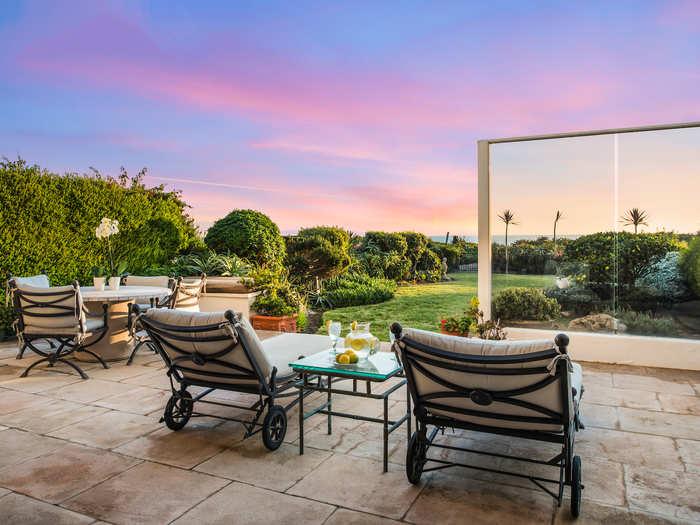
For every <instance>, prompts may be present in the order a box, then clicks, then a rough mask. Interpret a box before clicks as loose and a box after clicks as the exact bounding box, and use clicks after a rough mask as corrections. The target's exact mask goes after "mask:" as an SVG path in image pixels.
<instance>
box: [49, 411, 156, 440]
mask: <svg viewBox="0 0 700 525" xmlns="http://www.w3.org/2000/svg"><path fill="white" fill-rule="evenodd" d="M158 428H160V424H159V423H158V420H157V419H156V418H153V417H147V416H140V415H137V414H129V413H126V412H116V411H113V412H107V413H105V414H101V415H99V416H96V417H93V418H90V419H88V420H83V421H80V422H78V423H75V424H73V425H69V426H67V427H64V428H62V429H59V430H56V431H54V432H51V434H50V435H51V436H53V437H57V438H61V439H67V440H70V441H75V442H76V443H82V444H84V445H90V446H93V447H99V448H114V447H118V446H119V445H123V444H124V443H126V442H128V441H131V440H133V439H135V438H137V437H140V436H143V435H144V434H147V433H149V432H152V431H153V430H156V429H158Z"/></svg>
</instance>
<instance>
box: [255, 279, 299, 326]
mask: <svg viewBox="0 0 700 525" xmlns="http://www.w3.org/2000/svg"><path fill="white" fill-rule="evenodd" d="M299 303H300V301H299V297H298V296H297V294H296V293H295V292H294V291H293V290H292V289H291V287H289V286H279V287H270V288H267V289H266V290H265V291H263V293H261V294H260V295H259V296H258V297H257V299H256V300H255V302H254V303H253V309H254V310H255V311H256V312H257V313H256V314H254V315H251V316H250V321H251V323H252V325H253V328H255V329H257V330H275V331H277V332H296V331H297V318H298V317H299V306H300V304H299Z"/></svg>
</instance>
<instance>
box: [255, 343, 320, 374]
mask: <svg viewBox="0 0 700 525" xmlns="http://www.w3.org/2000/svg"><path fill="white" fill-rule="evenodd" d="M262 346H263V350H264V352H265V354H266V355H267V357H268V359H270V361H271V362H272V365H273V366H275V367H277V377H278V378H283V377H289V376H291V375H293V374H294V373H295V372H294V371H293V370H292V369H291V368H290V367H289V364H290V363H291V362H293V361H296V360H297V359H299V358H300V357H308V356H310V355H313V354H317V353H319V352H323V351H324V350H328V349H329V348H330V341H329V340H328V337H327V336H325V335H314V334H280V335H277V336H275V337H271V338H270V339H265V340H264V341H263V342H262Z"/></svg>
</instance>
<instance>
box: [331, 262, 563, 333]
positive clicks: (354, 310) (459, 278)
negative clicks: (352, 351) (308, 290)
mask: <svg viewBox="0 0 700 525" xmlns="http://www.w3.org/2000/svg"><path fill="white" fill-rule="evenodd" d="M450 277H452V278H453V279H454V280H453V281H446V282H440V283H432V284H406V285H401V286H399V288H398V290H397V291H396V296H395V297H394V298H393V299H391V300H390V301H386V302H384V303H380V304H373V305H365V306H350V307H347V308H338V309H336V310H329V311H327V312H324V314H323V322H322V324H321V328H320V329H319V332H318V333H322V334H325V333H327V332H326V322H327V321H328V319H333V320H334V321H340V322H341V323H343V334H346V333H347V332H348V329H349V325H350V323H351V322H352V321H369V322H371V323H372V325H371V327H370V331H371V332H372V334H374V335H376V336H377V337H378V338H379V339H381V340H382V341H388V340H389V326H391V323H393V322H395V321H398V322H399V323H401V324H402V325H405V326H410V327H412V328H422V329H424V330H434V331H439V323H440V319H442V318H444V317H446V316H449V315H455V314H460V313H462V312H463V311H464V310H465V308H466V307H467V303H468V302H469V300H470V299H471V297H472V296H473V295H476V286H477V274H476V273H454V274H450ZM554 280H555V276H553V275H504V274H494V275H493V291H494V292H497V291H499V290H501V289H503V288H506V287H508V286H528V287H536V288H546V287H549V286H552V285H553V284H554Z"/></svg>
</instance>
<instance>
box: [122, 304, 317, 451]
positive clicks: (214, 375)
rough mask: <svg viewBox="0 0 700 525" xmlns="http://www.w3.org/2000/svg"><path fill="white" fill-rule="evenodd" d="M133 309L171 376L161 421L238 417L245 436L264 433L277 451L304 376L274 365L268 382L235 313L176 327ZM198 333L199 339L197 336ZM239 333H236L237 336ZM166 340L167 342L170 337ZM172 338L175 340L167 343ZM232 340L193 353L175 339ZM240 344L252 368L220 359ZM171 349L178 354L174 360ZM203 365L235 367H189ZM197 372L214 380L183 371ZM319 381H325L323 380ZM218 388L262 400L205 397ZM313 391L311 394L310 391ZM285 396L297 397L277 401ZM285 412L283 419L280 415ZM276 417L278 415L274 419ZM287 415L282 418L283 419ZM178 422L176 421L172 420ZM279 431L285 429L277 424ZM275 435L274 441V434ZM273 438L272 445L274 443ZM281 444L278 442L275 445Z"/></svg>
mask: <svg viewBox="0 0 700 525" xmlns="http://www.w3.org/2000/svg"><path fill="white" fill-rule="evenodd" d="M134 311H135V312H136V313H137V315H138V317H137V318H136V323H137V324H139V325H141V326H142V327H143V328H144V329H145V330H146V331H147V332H148V334H149V337H150V339H151V343H152V344H153V346H154V347H155V348H156V351H157V352H158V354H159V355H160V356H161V358H162V359H163V361H164V362H165V365H166V367H167V375H168V378H169V379H170V388H171V392H172V396H171V398H170V400H169V401H168V404H167V405H166V409H165V413H164V415H163V418H161V422H163V421H165V422H166V424H167V425H168V427H169V428H171V429H172V430H179V429H180V428H183V427H184V426H185V424H187V421H188V420H189V419H190V418H191V417H214V418H218V419H222V420H225V421H235V422H238V423H241V424H243V425H244V427H245V429H246V432H245V435H244V439H247V438H248V437H250V436H253V435H255V434H258V433H259V432H263V442H264V443H265V445H266V446H267V447H268V448H269V449H270V450H275V449H276V448H278V447H279V445H280V444H281V442H282V439H283V438H284V433H285V432H286V426H287V420H286V413H287V412H288V411H289V410H290V409H291V408H292V407H293V406H294V405H296V404H297V403H298V402H299V396H298V395H297V392H296V390H295V389H294V386H295V383H296V381H297V380H298V379H299V376H298V374H293V375H290V376H287V377H284V378H281V380H278V378H277V368H276V367H274V368H273V369H272V374H271V376H270V379H269V380H267V379H266V378H265V377H264V376H263V374H262V372H261V370H260V367H259V365H258V363H257V362H256V360H255V357H254V356H253V354H252V352H251V350H250V346H249V344H248V342H247V340H246V336H245V335H244V334H243V333H242V331H241V330H240V328H239V326H240V325H239V320H238V318H237V317H236V315H235V314H234V313H233V312H232V311H231V310H227V311H226V312H225V314H224V315H225V318H226V321H225V322H224V323H217V324H209V325H201V326H174V325H168V324H163V323H160V322H158V321H154V320H153V319H149V317H148V316H147V315H144V314H141V312H140V308H139V306H138V305H135V306H134ZM225 325H229V326H230V328H231V330H232V331H231V333H230V334H229V333H227V334H221V333H220V332H221V329H222V328H225V327H226V326H225ZM211 332H219V334H212V335H207V333H211ZM194 333H196V334H197V336H196V337H195V336H194V335H193V334H194ZM234 334H235V336H234ZM166 339H167V340H166ZM168 340H170V341H168ZM227 340H228V341H230V344H229V345H228V346H226V347H225V348H224V349H222V350H220V351H218V352H216V353H213V354H207V355H203V354H200V353H198V352H190V351H187V350H184V349H182V348H180V347H179V346H178V345H177V344H176V343H173V342H172V341H176V342H185V343H189V342H195V341H197V342H221V341H227ZM239 342H240V344H241V347H242V350H243V352H244V354H245V356H246V360H247V364H248V365H249V368H245V367H241V366H238V365H236V364H233V363H229V362H227V361H223V360H221V357H223V356H225V355H226V354H228V353H230V352H233V351H240V350H238V349H237V347H238V343H239ZM166 348H167V349H169V350H170V351H171V352H172V353H174V354H177V355H178V357H176V358H174V359H173V358H171V357H170V355H169V354H168V352H167V351H166ZM191 363H193V364H195V365H198V366H203V365H204V364H206V363H214V364H217V365H219V366H222V367H224V368H228V369H230V372H214V371H206V370H197V369H192V368H190V367H188V364H191ZM183 372H184V373H186V372H191V373H196V374H197V375H199V376H206V377H210V378H211V380H210V381H209V380H202V379H197V378H192V377H189V378H188V377H185V375H184V373H183ZM217 379H226V380H228V381H231V380H238V381H241V383H230V382H221V381H217ZM244 381H255V382H256V384H252V383H245V382H244ZM319 381H320V379H319ZM189 387H203V388H205V390H203V391H202V392H200V393H199V394H197V395H196V396H195V397H194V398H192V396H191V394H190V393H189V392H188V391H187V389H188V388H189ZM215 390H227V391H230V392H239V393H243V394H254V395H257V396H258V400H257V401H256V402H255V403H253V404H252V405H250V406H245V405H238V404H233V403H223V402H219V401H211V400H208V399H204V398H205V397H206V396H208V395H209V394H210V393H212V392H213V391H215ZM307 395H308V394H307ZM284 398H293V399H292V401H291V402H290V403H288V404H286V405H276V404H275V401H277V400H279V399H284ZM196 403H204V404H209V405H215V406H222V407H226V408H233V409H242V410H246V411H249V412H253V413H254V414H253V417H252V419H241V418H237V417H226V416H221V415H217V414H211V413H204V412H199V411H195V410H194V407H195V404H196ZM280 411H282V413H283V417H282V416H280ZM263 413H265V417H264V421H263V422H262V423H261V422H260V418H261V417H263ZM275 418H277V419H275ZM280 418H281V419H283V421H282V420H281V419H280ZM173 422H174V424H171V423H173ZM275 423H277V424H279V425H283V427H284V430H283V431H282V435H281V437H280V435H279V434H277V435H273V434H274V432H275V428H274V425H275ZM276 430H277V431H279V430H280V429H279V428H277V429H276ZM270 435H272V438H273V439H270V438H269V436H270ZM271 442H272V444H273V446H270V443H271ZM274 445H276V446H274Z"/></svg>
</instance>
